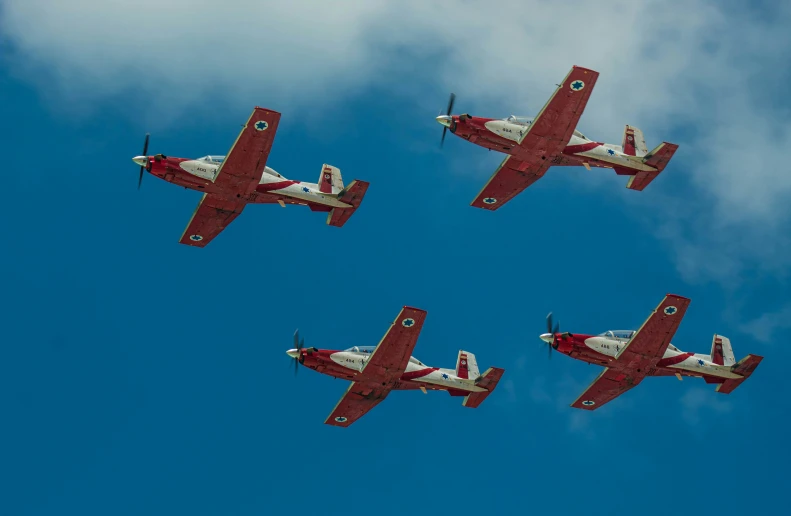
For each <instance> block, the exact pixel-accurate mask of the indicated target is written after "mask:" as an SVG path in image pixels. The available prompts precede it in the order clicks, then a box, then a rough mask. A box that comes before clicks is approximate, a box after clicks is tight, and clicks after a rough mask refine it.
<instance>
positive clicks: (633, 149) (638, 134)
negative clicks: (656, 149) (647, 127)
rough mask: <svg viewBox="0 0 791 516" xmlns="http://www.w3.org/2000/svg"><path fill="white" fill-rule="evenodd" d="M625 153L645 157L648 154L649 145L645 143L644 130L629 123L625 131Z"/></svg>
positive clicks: (623, 144)
mask: <svg viewBox="0 0 791 516" xmlns="http://www.w3.org/2000/svg"><path fill="white" fill-rule="evenodd" d="M621 147H623V153H624V154H628V155H629V156H638V157H643V156H645V155H646V154H648V147H647V146H646V145H645V137H644V136H643V131H641V130H640V129H638V128H636V127H632V126H631V125H627V126H626V129H624V131H623V143H621Z"/></svg>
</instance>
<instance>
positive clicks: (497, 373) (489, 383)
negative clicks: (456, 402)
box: [462, 367, 505, 408]
mask: <svg viewBox="0 0 791 516" xmlns="http://www.w3.org/2000/svg"><path fill="white" fill-rule="evenodd" d="M504 372H505V369H500V368H499V367H490V368H489V369H487V370H486V372H485V373H483V376H481V377H479V378H478V379H477V380H475V385H477V386H478V387H482V388H484V389H486V390H485V391H483V392H471V393H470V394H468V395H467V396H465V397H464V401H463V402H462V405H464V406H465V407H470V408H477V407H478V405H480V404H481V403H483V400H485V399H486V397H487V396H489V395H490V394H491V393H492V392H494V389H495V387H497V383H498V382H499V381H500V378H502V377H503V373H504Z"/></svg>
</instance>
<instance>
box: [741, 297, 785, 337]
mask: <svg viewBox="0 0 791 516" xmlns="http://www.w3.org/2000/svg"><path fill="white" fill-rule="evenodd" d="M789 328H791V304H789V305H786V306H785V307H784V308H781V309H780V310H778V311H776V312H770V313H765V314H763V315H761V316H760V317H758V318H757V319H753V320H752V321H750V322H748V323H745V324H743V325H742V326H741V328H740V329H741V330H742V331H743V332H745V333H749V334H750V335H751V336H752V337H753V338H755V339H756V340H759V341H761V342H766V343H768V342H772V340H773V338H774V337H775V334H776V333H777V332H778V331H780V330H786V329H789ZM785 340H787V339H783V341H784V342H785Z"/></svg>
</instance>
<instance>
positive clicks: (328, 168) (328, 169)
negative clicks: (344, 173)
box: [319, 163, 343, 194]
mask: <svg viewBox="0 0 791 516" xmlns="http://www.w3.org/2000/svg"><path fill="white" fill-rule="evenodd" d="M341 190H343V178H342V177H341V169H339V168H337V167H333V166H332V165H327V164H326V163H325V164H324V165H323V166H322V167H321V175H320V176H319V191H320V192H321V193H329V194H337V193H338V192H340V191H341Z"/></svg>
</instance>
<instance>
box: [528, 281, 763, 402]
mask: <svg viewBox="0 0 791 516" xmlns="http://www.w3.org/2000/svg"><path fill="white" fill-rule="evenodd" d="M688 306H689V299H687V298H685V297H681V296H676V295H673V294H668V295H667V296H665V299H664V300H663V301H662V302H661V303H660V304H659V306H658V307H657V308H656V310H654V312H653V313H652V314H651V315H650V316H649V317H648V319H647V320H646V321H645V322H644V323H643V325H642V326H641V327H640V329H639V330H637V331H636V332H635V331H631V330H629V331H621V330H619V331H607V332H604V333H601V334H599V335H583V334H580V333H575V334H571V333H568V332H565V333H560V332H559V328H558V326H557V325H555V326H553V325H552V314H551V313H550V314H549V315H548V316H547V333H544V334H543V335H541V337H540V338H541V340H543V341H544V342H546V343H547V344H549V346H550V347H549V353H550V356H551V354H552V350H553V349H555V350H557V351H560V352H561V353H563V354H564V355H568V356H570V357H572V358H576V359H577V360H582V361H583V362H587V363H589V364H598V365H603V366H605V367H606V369H605V370H604V371H602V373H601V374H600V375H599V377H598V378H596V380H594V382H593V383H592V384H591V385H590V386H589V387H588V388H587V389H586V390H585V392H583V393H582V395H581V396H580V397H579V398H577V400H576V401H575V402H574V403H572V404H571V406H572V407H575V408H580V409H586V410H595V409H597V408H599V407H601V406H602V405H604V404H605V403H607V402H609V401H611V400H614V399H615V398H617V397H618V396H620V395H621V394H623V393H624V392H626V391H628V390H629V389H631V388H632V387H634V386H636V385H637V384H639V383H640V382H642V381H643V379H644V378H645V377H646V376H676V377H677V378H678V379H679V380H681V377H682V376H695V377H698V378H703V379H704V380H705V381H706V383H713V384H716V385H717V392H721V393H723V394H730V393H731V392H732V391H733V390H734V389H735V388H736V387H738V386H739V385H741V383H742V382H743V381H744V380H746V379H747V378H748V377H749V376H750V375H751V374H752V373H753V371H754V370H755V368H756V367H758V364H759V363H760V362H761V360H763V357H760V356H757V355H747V356H746V357H744V358H743V359H741V360H740V361H739V362H736V360H735V359H734V356H733V349H732V348H731V341H730V340H728V338H727V337H723V336H722V335H714V340H713V342H712V344H711V353H710V354H709V355H702V354H697V353H685V352H683V351H681V350H679V349H678V348H677V347H675V346H674V345H673V344H671V343H670V340H671V339H672V338H673V335H675V333H676V330H677V329H678V325H679V324H681V319H682V318H683V317H684V314H685V313H686V311H687V307H688Z"/></svg>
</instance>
